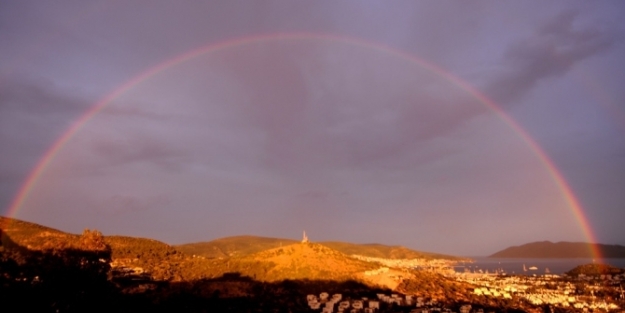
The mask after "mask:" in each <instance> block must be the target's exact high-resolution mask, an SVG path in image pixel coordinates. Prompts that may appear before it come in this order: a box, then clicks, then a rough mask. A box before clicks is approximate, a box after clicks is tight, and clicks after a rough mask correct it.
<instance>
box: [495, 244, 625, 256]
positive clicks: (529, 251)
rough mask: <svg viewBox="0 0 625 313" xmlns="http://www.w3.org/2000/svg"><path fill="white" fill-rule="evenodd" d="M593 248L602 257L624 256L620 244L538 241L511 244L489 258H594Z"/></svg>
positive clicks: (622, 247)
mask: <svg viewBox="0 0 625 313" xmlns="http://www.w3.org/2000/svg"><path fill="white" fill-rule="evenodd" d="M593 248H596V249H598V250H599V251H600V254H601V256H602V257H604V258H625V247H624V246H620V245H604V244H590V243H585V242H565V241H561V242H556V243H553V242H550V241H540V242H532V243H527V244H524V245H520V246H513V247H509V248H506V249H504V250H501V251H498V252H496V253H494V254H492V255H490V256H489V257H491V258H594V257H596V255H594V253H593Z"/></svg>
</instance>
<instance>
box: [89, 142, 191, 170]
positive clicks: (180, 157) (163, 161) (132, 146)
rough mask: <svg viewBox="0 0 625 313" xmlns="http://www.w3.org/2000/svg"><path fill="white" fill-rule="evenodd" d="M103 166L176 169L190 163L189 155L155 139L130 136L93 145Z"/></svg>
mask: <svg viewBox="0 0 625 313" xmlns="http://www.w3.org/2000/svg"><path fill="white" fill-rule="evenodd" d="M92 149H93V152H94V154H95V156H96V157H98V158H100V159H101V160H102V161H101V163H100V164H101V165H102V166H122V165H128V164H131V163H149V164H153V165H156V166H159V167H161V168H165V169H176V168H177V167H178V165H179V164H184V163H186V162H188V157H187V156H188V154H187V153H185V152H184V151H182V150H179V149H177V148H175V147H172V146H171V145H168V144H167V143H163V142H159V141H158V140H157V139H155V138H150V137H145V136H133V135H130V136H128V137H127V138H125V139H122V140H114V139H103V140H98V141H96V142H94V143H93V144H92Z"/></svg>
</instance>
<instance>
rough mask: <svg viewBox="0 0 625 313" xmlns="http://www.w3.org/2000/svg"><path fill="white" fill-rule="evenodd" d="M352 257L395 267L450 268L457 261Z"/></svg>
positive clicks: (355, 255) (354, 255)
mask: <svg viewBox="0 0 625 313" xmlns="http://www.w3.org/2000/svg"><path fill="white" fill-rule="evenodd" d="M351 257H353V258H355V259H358V260H361V261H366V262H372V263H378V264H382V265H384V266H387V267H393V268H404V269H406V268H409V269H414V268H431V269H450V268H452V267H453V265H454V264H455V263H456V261H452V260H444V259H432V260H427V259H386V258H374V257H368V256H364V255H357V254H352V255H351Z"/></svg>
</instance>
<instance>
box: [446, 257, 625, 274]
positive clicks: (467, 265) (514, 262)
mask: <svg viewBox="0 0 625 313" xmlns="http://www.w3.org/2000/svg"><path fill="white" fill-rule="evenodd" d="M471 259H472V260H473V262H461V263H458V264H456V266H455V267H454V270H455V271H456V272H460V273H462V272H465V271H467V270H468V271H469V272H474V273H480V272H486V271H487V270H488V272H489V273H493V272H496V271H499V272H501V271H503V272H505V273H506V274H525V275H528V274H529V275H531V274H536V275H543V274H546V273H550V274H564V273H565V272H568V271H570V270H572V269H574V268H575V267H576V266H579V265H584V264H591V263H601V264H608V265H612V266H615V267H619V268H625V259H602V260H594V259H583V258H576V259H510V258H505V259H504V258H488V257H471ZM524 266H525V269H526V271H524V270H523V267H524ZM530 268H532V269H530ZM534 268H535V269H534Z"/></svg>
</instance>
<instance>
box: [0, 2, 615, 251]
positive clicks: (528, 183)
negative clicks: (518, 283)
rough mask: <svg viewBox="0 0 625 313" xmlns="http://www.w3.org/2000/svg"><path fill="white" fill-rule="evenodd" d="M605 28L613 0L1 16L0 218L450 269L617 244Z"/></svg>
mask: <svg viewBox="0 0 625 313" xmlns="http://www.w3.org/2000/svg"><path fill="white" fill-rule="evenodd" d="M624 15H625V5H624V4H623V3H622V2H621V1H602V2H587V1H550V2H547V3H545V2H543V1H522V2H511V1H506V2H500V1H472V2H466V1H462V2H461V1H394V2H383V1H340V2H336V1H307V2H302V1H212V2H211V1H208V2H200V1H175V2H174V1H130V2H129V1H54V2H48V1H43V2H42V1H3V2H2V4H0V42H2V44H0V147H1V151H2V152H1V153H0V209H1V210H2V211H1V212H2V214H3V215H9V214H11V215H13V216H14V217H17V218H20V219H24V220H28V221H32V222H36V223H41V224H44V225H47V226H51V227H54V228H58V229H61V230H65V231H69V232H76V233H78V232H81V231H82V229H84V228H95V229H98V230H100V231H102V232H103V233H104V234H105V235H112V234H124V235H131V236H140V237H151V238H155V239H158V240H161V241H164V242H167V243H170V244H180V243H187V242H197V241H207V240H212V239H216V238H219V237H225V236H232V235H242V234H252V235H261V236H271V237H286V238H293V239H297V238H299V236H300V234H301V231H302V230H304V229H305V230H306V231H307V233H308V234H309V237H310V238H311V240H313V241H316V240H341V241H351V242H357V243H372V242H378V243H385V244H400V245H404V246H407V247H410V248H415V249H419V250H425V251H432V252H442V253H450V254H457V255H486V254H490V253H493V252H495V251H497V250H500V249H503V248H505V247H507V246H510V245H518V244H523V243H526V242H530V241H539V240H551V241H588V240H591V239H592V237H594V239H596V240H597V241H599V242H602V243H609V244H621V245H625V227H623V223H624V221H625V88H624V86H623V82H625V59H623V57H622V56H623V55H625V22H623V20H622V17H623V16H624ZM193 51H195V52H196V53H192V52H193ZM185 54H186V55H187V57H182V56H184V55H185ZM173 60H177V61H173ZM167 62H169V63H167ZM159 66H160V67H159ZM150 71H152V72H150ZM146 73H149V75H147V74H146ZM141 75H143V76H141ZM130 82H131V83H130ZM111 95H115V96H114V97H112V96H111ZM479 95H481V96H484V97H487V98H489V99H491V100H492V101H493V103H494V104H495V106H489V105H488V104H486V103H485V102H484V101H483V98H482V99H480V97H481V96H479ZM107 97H108V98H110V101H109V102H105V103H104V102H102V101H103V99H107ZM98 103H103V104H104V105H103V106H102V108H101V110H100V111H98V113H97V114H95V115H93V116H92V117H91V118H89V119H84V118H83V120H85V123H84V124H80V125H78V124H76V123H77V121H79V120H80V119H81V117H84V116H85V114H86V113H87V112H89V111H90V110H91V109H92V108H94V107H95V106H96V105H97V104H98ZM515 123H516V125H517V126H518V127H516V126H514V125H513V124H515ZM76 126H80V127H78V128H77V131H75V132H73V133H72V135H71V136H70V137H69V140H68V141H67V142H66V143H65V144H64V145H63V146H62V147H61V148H60V149H59V150H58V151H57V152H58V153H56V154H55V155H54V157H53V158H51V159H48V161H49V163H48V165H47V166H46V167H45V169H44V170H43V171H42V172H41V173H39V174H40V175H39V176H38V179H37V180H36V182H35V183H34V184H32V185H28V186H27V187H30V188H31V189H30V192H29V193H28V194H27V196H26V197H25V198H24V199H23V200H24V201H23V202H22V203H21V205H20V207H19V208H17V209H16V210H13V212H11V211H12V210H11V203H13V202H14V201H15V199H16V196H17V195H18V193H19V191H20V190H21V189H23V188H24V187H25V186H26V185H25V184H27V177H28V176H29V175H31V174H33V170H34V169H35V168H36V166H37V165H38V164H39V163H40V162H41V161H42V159H43V158H44V156H45V155H46V152H47V151H49V150H50V149H51V147H53V146H54V144H55V142H57V141H58V140H59V138H61V137H62V136H63V135H64V134H67V132H68V129H70V128H71V127H76ZM528 139H529V141H528ZM533 145H535V146H536V147H539V149H536V148H533ZM542 153H544V154H545V155H546V156H547V157H548V158H549V159H550V161H551V162H553V164H554V165H555V169H556V170H557V172H554V169H553V168H550V167H549V166H548V165H547V164H546V162H545V160H544V159H541V154H542ZM554 173H555V174H554ZM554 175H555V176H557V175H562V177H563V178H564V180H565V181H566V184H568V185H569V186H570V188H571V191H572V192H573V194H574V195H575V196H576V197H577V199H578V200H579V203H580V205H581V207H582V209H583V213H584V216H581V215H577V214H576V213H575V209H574V208H573V207H572V206H571V205H570V203H569V202H567V199H566V195H565V192H564V190H563V187H562V185H561V184H559V183H558V182H557V179H554ZM584 221H587V223H588V224H589V225H590V228H591V229H590V233H591V236H590V237H591V238H589V236H588V235H587V234H586V232H585V230H584V227H583V223H584Z"/></svg>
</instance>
